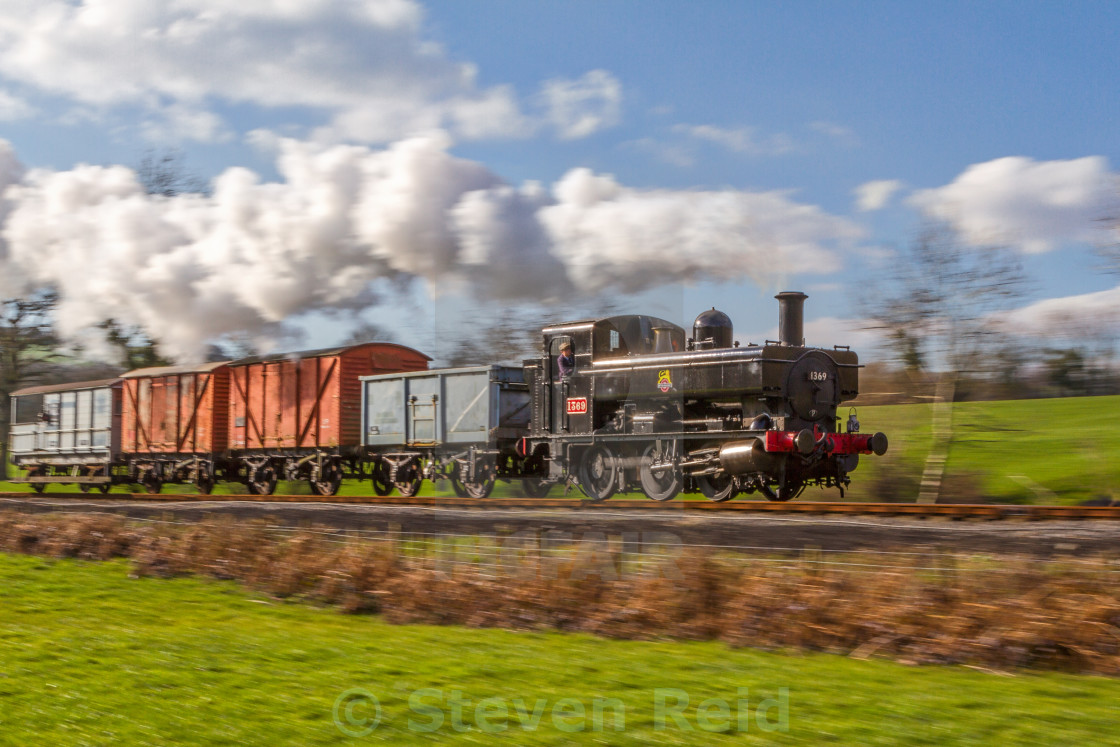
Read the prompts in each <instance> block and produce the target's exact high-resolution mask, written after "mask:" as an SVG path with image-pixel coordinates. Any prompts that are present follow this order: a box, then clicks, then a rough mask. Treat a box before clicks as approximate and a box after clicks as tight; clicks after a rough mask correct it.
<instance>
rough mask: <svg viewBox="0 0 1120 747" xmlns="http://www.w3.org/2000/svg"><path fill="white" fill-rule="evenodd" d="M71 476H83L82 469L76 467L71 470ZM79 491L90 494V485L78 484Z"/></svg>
mask: <svg viewBox="0 0 1120 747" xmlns="http://www.w3.org/2000/svg"><path fill="white" fill-rule="evenodd" d="M70 476H71V477H81V476H82V468H81V467H79V466H78V465H74V466H73V467H72V468H71V469H70ZM78 490H80V491H82V492H83V493H88V492H89V483H86V482H80V483H78Z"/></svg>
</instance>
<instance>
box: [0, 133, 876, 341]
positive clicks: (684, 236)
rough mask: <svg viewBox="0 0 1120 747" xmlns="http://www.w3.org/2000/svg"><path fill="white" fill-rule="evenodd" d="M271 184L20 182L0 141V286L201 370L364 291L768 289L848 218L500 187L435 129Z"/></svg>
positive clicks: (289, 163)
mask: <svg viewBox="0 0 1120 747" xmlns="http://www.w3.org/2000/svg"><path fill="white" fill-rule="evenodd" d="M273 145H274V146H275V148H276V150H277V166H278V171H279V173H280V174H281V177H282V178H281V180H280V181H278V182H272V183H269V182H264V181H262V180H261V178H260V177H259V176H258V175H256V174H254V173H253V172H251V171H248V170H246V169H243V168H231V169H229V170H227V171H225V172H224V173H222V174H221V175H220V176H219V177H217V178H216V179H215V180H214V183H213V194H212V195H210V196H203V195H180V196H177V197H173V198H166V197H159V196H150V195H148V194H146V193H145V190H144V188H143V186H142V185H141V184H140V183H139V182H138V180H137V177H136V174H135V173H134V172H133V171H131V170H130V169H127V168H125V167H122V166H113V167H101V166H88V165H81V166H78V167H76V168H74V169H72V170H70V171H61V172H56V171H48V170H41V169H36V170H31V171H26V172H25V170H24V169H23V167H22V166H21V165H20V164H19V162H18V160H17V159H16V157H15V155H14V153H13V152H12V148H11V146H10V145H9V144H7V143H6V142H3V141H0V189H3V192H2V194H3V198H2V200H0V220H2V221H3V228H2V234H0V235H2V240H0V293H2V294H3V296H4V297H10V296H12V295H15V294H18V293H21V292H26V291H27V290H28V289H29V288H32V287H36V286H42V285H52V286H54V287H55V288H57V289H58V291H59V293H60V303H59V307H58V310H57V317H56V318H57V324H58V328H59V331H60V332H61V333H62V334H64V335H67V336H70V337H77V336H79V335H81V334H82V333H83V331H86V330H88V329H89V326H90V325H93V324H97V323H98V322H100V321H102V320H104V319H106V318H109V317H112V318H115V319H117V320H119V321H121V322H123V323H125V324H136V325H140V326H142V327H144V328H145V329H146V330H147V331H148V332H149V334H151V335H152V336H153V337H154V338H155V339H157V340H159V341H160V343H161V349H162V350H163V352H165V353H166V354H168V355H171V356H173V357H176V358H179V359H181V360H193V359H197V358H198V357H199V356H201V355H202V353H203V352H204V351H205V349H206V347H207V345H208V343H209V342H210V341H213V340H215V339H218V338H220V337H221V336H222V335H225V334H229V333H239V334H248V335H267V334H268V333H269V332H270V331H271V330H274V329H275V328H276V327H277V326H278V325H280V324H282V323H283V322H284V321H285V320H286V319H289V318H291V317H293V316H296V315H299V314H301V313H304V312H308V311H312V310H322V309H347V308H355V309H356V308H364V307H367V306H369V305H370V304H371V303H374V302H375V300H376V299H375V296H374V294H373V292H372V290H371V284H373V283H374V282H375V281H377V280H379V279H414V278H415V279H421V280H424V281H427V282H428V283H431V284H436V283H452V284H456V285H458V286H460V287H464V288H467V289H470V290H472V291H473V292H474V293H477V294H479V295H481V296H483V297H494V298H501V299H509V300H537V301H548V300H552V299H556V298H561V297H563V298H570V297H571V296H572V294H595V293H600V292H605V291H612V290H622V291H637V290H641V289H645V288H650V287H654V286H657V285H659V284H662V283H665V282H679V281H681V280H738V279H744V278H746V279H751V280H754V281H756V282H759V283H773V282H775V281H776V280H777V279H778V278H781V277H784V276H786V275H788V274H791V273H794V272H830V271H833V270H835V269H837V267H838V259H837V256H836V253H835V252H834V250H833V249H832V248H830V247H831V245H832V242H834V241H848V240H853V239H856V238H858V237H859V236H860V235H861V231H860V229H859V228H858V227H857V226H856V225H855V224H853V223H851V222H849V221H847V220H845V219H843V218H839V217H836V216H832V215H829V214H827V213H824V212H822V211H821V210H820V209H818V208H816V207H814V206H810V205H804V204H800V203H797V202H795V201H793V200H792V199H791V198H790V197H789V196H788V195H787V194H785V193H781V192H762V193H755V192H745V191H736V190H721V191H686V190H637V189H632V188H627V187H625V186H622V185H621V184H619V183H618V182H617V181H616V180H615V179H613V178H612V177H610V176H606V175H600V174H594V173H592V172H591V171H589V170H586V169H575V170H572V171H570V172H569V173H567V174H566V175H565V176H563V177H562V178H561V179H560V180H559V181H558V182H557V183H556V184H554V185H553V186H552V188H551V189H546V188H545V187H544V186H542V185H540V184H537V183H527V184H524V185H522V186H520V187H515V186H511V185H509V184H506V183H504V182H502V180H501V179H500V178H498V177H497V176H496V175H495V174H494V173H492V172H491V171H489V170H488V169H487V168H485V167H484V166H483V165H481V164H479V163H475V162H472V161H468V160H464V159H461V158H458V157H455V156H453V155H451V154H450V153H449V152H448V148H449V147H450V141H449V139H448V138H447V137H446V136H445V135H443V134H439V133H436V134H432V135H429V136H424V137H415V138H411V139H407V140H402V141H399V142H397V143H394V144H392V145H390V146H389V147H387V148H385V149H383V150H373V149H370V148H368V147H364V146H330V147H327V146H322V145H313V144H310V143H306V142H300V141H295V140H284V139H276V140H274V141H273Z"/></svg>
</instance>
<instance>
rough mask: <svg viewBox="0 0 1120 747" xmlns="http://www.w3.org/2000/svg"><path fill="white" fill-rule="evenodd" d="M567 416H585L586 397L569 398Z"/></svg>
mask: <svg viewBox="0 0 1120 747" xmlns="http://www.w3.org/2000/svg"><path fill="white" fill-rule="evenodd" d="M568 414H569V415H585V414H587V397H569V398H568Z"/></svg>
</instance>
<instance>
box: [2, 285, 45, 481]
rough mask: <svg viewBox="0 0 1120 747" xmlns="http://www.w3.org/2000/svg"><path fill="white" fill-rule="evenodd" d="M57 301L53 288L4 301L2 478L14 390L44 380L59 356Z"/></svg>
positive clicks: (5, 472) (6, 455) (6, 457)
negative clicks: (55, 318) (54, 315)
mask: <svg viewBox="0 0 1120 747" xmlns="http://www.w3.org/2000/svg"><path fill="white" fill-rule="evenodd" d="M57 301H58V297H57V295H56V294H55V293H54V292H53V291H41V292H39V293H36V294H34V295H33V296H31V297H30V298H9V299H5V300H3V301H0V439H3V442H2V446H0V457H2V458H0V478H5V479H6V478H7V476H8V433H9V431H10V430H11V409H10V407H9V401H10V399H11V394H12V392H13V391H15V390H17V389H20V388H21V387H25V386H31V385H34V384H37V383H40V382H41V380H42V378H43V377H45V376H46V375H48V374H49V373H50V370H51V367H52V364H53V363H54V362H55V361H56V360H57V359H58V357H59V356H58V354H57V353H56V352H55V346H56V345H57V344H58V339H57V338H56V337H55V334H54V328H53V323H52V320H51V312H52V311H53V310H54V307H55V304H56V303H57Z"/></svg>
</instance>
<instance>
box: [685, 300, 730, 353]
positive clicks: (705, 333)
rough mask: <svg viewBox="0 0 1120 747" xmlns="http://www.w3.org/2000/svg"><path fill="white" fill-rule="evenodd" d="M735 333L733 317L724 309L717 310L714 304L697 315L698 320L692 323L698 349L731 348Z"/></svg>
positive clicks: (693, 335) (693, 336)
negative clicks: (732, 324)
mask: <svg viewBox="0 0 1120 747" xmlns="http://www.w3.org/2000/svg"><path fill="white" fill-rule="evenodd" d="M733 333H734V330H733V329H732V326H731V317H729V316H728V315H727V314H724V313H723V312H722V311H716V308H715V307H714V306H713V307H712V308H711V310H710V311H705V312H703V313H702V314H700V316H698V317H696V321H695V322H693V323H692V339H693V340H695V341H696V348H697V349H698V350H703V349H705V348H729V347H731V338H732V337H733Z"/></svg>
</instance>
